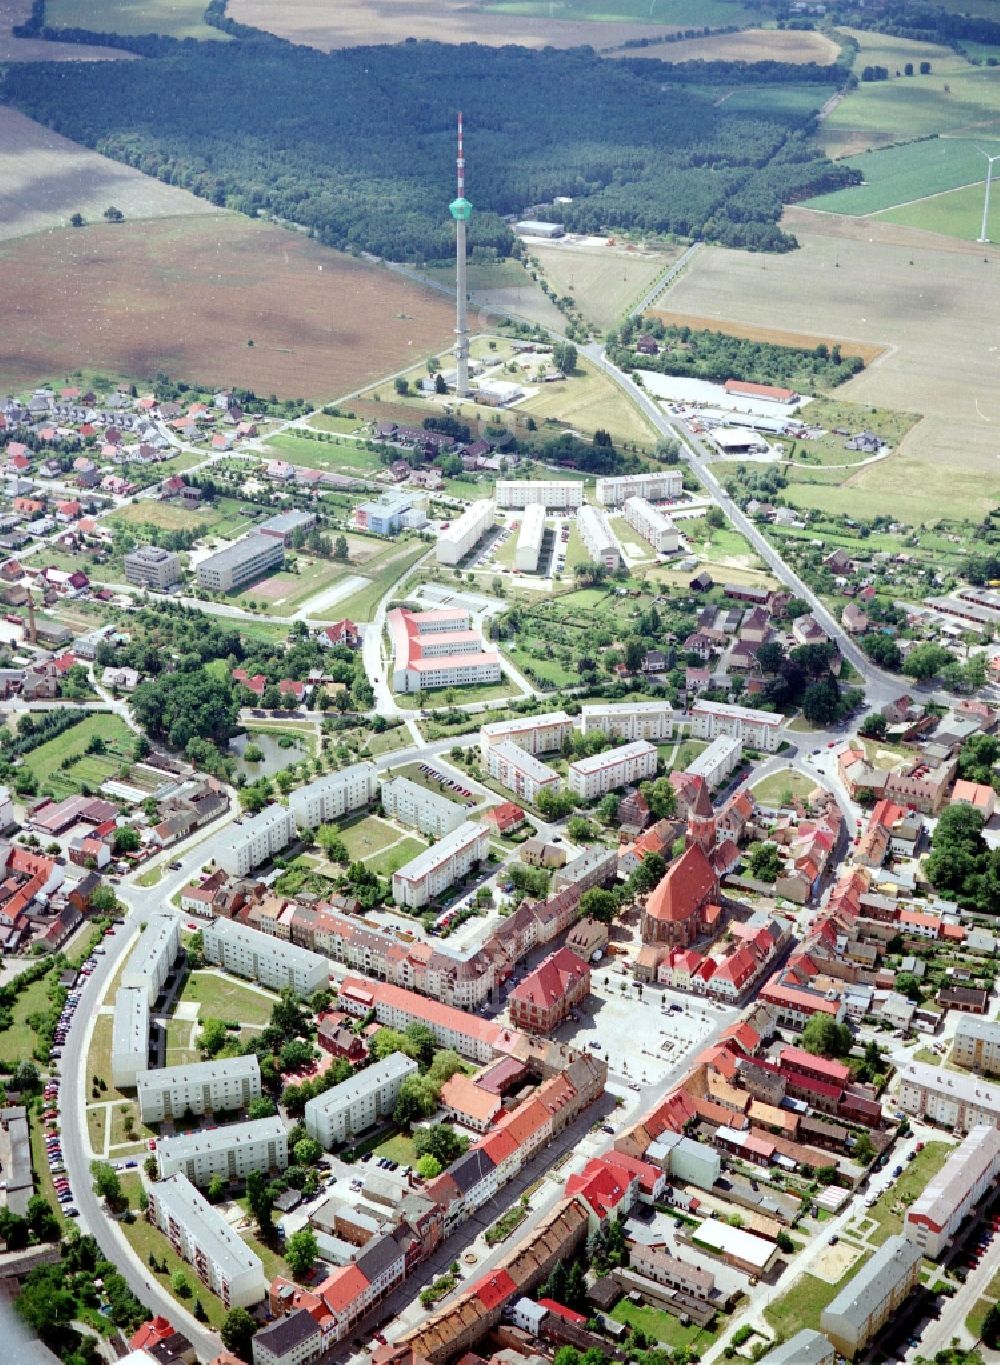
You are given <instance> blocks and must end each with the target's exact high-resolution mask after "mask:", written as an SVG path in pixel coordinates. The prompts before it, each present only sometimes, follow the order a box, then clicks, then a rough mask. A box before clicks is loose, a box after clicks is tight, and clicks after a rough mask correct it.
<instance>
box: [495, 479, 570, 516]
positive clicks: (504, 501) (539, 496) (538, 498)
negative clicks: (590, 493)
mask: <svg viewBox="0 0 1000 1365" xmlns="http://www.w3.org/2000/svg"><path fill="white" fill-rule="evenodd" d="M582 502H583V481H582V480H577V479H499V480H498V481H497V506H498V507H506V508H510V507H513V508H518V507H531V506H532V505H533V504H537V505H538V506H539V507H554V508H557V509H560V510H565V509H573V508H576V507H579V506H580V504H581V503H582Z"/></svg>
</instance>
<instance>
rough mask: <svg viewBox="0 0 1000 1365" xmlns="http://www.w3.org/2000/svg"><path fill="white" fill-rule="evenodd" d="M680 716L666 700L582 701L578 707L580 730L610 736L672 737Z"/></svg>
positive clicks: (660, 738)
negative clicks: (598, 732)
mask: <svg viewBox="0 0 1000 1365" xmlns="http://www.w3.org/2000/svg"><path fill="white" fill-rule="evenodd" d="M683 719H684V718H683V716H681V715H680V714H679V713H678V712H677V711H675V710H674V708H673V707H672V706H671V705H670V703H669V702H668V701H620V702H584V704H583V705H582V706H581V707H580V730H581V732H582V733H583V734H585V735H590V734H594V733H595V732H596V731H600V733H601V734H602V735H610V736H611V738H612V739H626V740H631V739H648V740H653V741H654V742H658V741H661V740H664V739H673V737H674V727H675V725H677V724H678V722H680V721H683Z"/></svg>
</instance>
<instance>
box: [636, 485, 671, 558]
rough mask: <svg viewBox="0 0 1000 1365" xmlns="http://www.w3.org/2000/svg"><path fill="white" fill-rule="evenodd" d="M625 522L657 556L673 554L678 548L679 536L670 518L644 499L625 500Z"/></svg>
mask: <svg viewBox="0 0 1000 1365" xmlns="http://www.w3.org/2000/svg"><path fill="white" fill-rule="evenodd" d="M625 520H626V521H627V522H628V524H629V526H631V527H632V530H633V531H637V532H638V533H639V535H640V536H642V538H643V540H648V541H649V543H650V545H652V547H653V549H654V550H655V551H656V552H657V554H661V555H667V554H673V553H674V551H675V550H677V549H678V548H679V547H680V543H681V538H680V534H679V532H678V530H677V527H676V526H675V525H674V523H673V520H672V518H670V517H668V516H667V514H666V512H661V511H660V509H659V508H658V507H654V506H653V504H652V503H651V502H647V501H646V499H645V498H626V499H625Z"/></svg>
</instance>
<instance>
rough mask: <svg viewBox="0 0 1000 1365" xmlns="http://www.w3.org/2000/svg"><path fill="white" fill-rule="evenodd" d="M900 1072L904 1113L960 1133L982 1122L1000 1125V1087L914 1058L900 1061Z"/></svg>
mask: <svg viewBox="0 0 1000 1365" xmlns="http://www.w3.org/2000/svg"><path fill="white" fill-rule="evenodd" d="M897 1074H898V1076H899V1079H900V1082H901V1085H900V1091H899V1107H900V1109H902V1110H904V1112H905V1113H907V1114H914V1115H915V1116H916V1117H917V1118H927V1119H930V1120H931V1122H932V1123H938V1124H940V1125H941V1127H942V1128H950V1129H951V1130H952V1132H955V1133H959V1134H961V1133H968V1132H970V1131H971V1130H972V1129H973V1128H977V1127H979V1125H980V1124H985V1125H986V1126H987V1127H990V1128H1000V1089H998V1088H997V1086H995V1085H987V1084H986V1082H985V1081H982V1080H980V1079H979V1077H978V1076H963V1075H962V1074H961V1073H960V1072H958V1071H945V1070H939V1069H938V1068H937V1067H936V1066H928V1065H927V1064H926V1063H924V1062H911V1061H906V1062H904V1061H901V1062H900V1063H899V1066H898V1068H897Z"/></svg>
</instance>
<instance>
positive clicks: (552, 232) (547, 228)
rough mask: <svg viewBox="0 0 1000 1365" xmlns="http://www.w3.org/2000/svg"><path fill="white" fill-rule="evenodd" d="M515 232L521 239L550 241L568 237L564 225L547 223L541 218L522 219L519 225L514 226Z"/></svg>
mask: <svg viewBox="0 0 1000 1365" xmlns="http://www.w3.org/2000/svg"><path fill="white" fill-rule="evenodd" d="M514 231H515V232H516V233H517V234H518V236H519V237H544V238H546V240H548V241H552V240H553V239H554V238H556V237H565V235H566V229H565V227H564V226H563V224H562V223H546V222H543V221H542V220H541V219H540V218H522V219H521V221H520V222H519V223H515V224H514Z"/></svg>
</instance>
